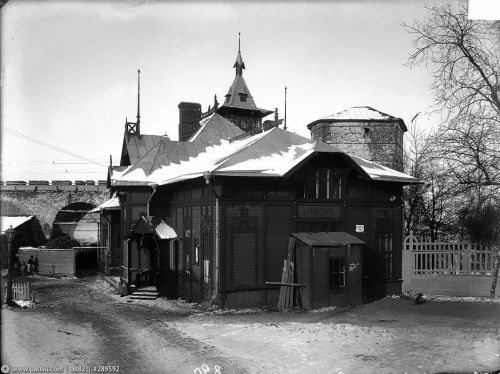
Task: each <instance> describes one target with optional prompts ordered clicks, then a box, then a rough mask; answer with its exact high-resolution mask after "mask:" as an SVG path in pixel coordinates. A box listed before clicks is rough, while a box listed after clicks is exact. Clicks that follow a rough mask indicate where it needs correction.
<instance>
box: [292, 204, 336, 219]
mask: <svg viewBox="0 0 500 374" xmlns="http://www.w3.org/2000/svg"><path fill="white" fill-rule="evenodd" d="M297 216H298V217H299V218H340V206H332V205H299V206H298V212H297Z"/></svg>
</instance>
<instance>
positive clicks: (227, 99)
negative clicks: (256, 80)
mask: <svg viewBox="0 0 500 374" xmlns="http://www.w3.org/2000/svg"><path fill="white" fill-rule="evenodd" d="M230 98H231V95H230V94H227V95H226V103H229V99H230Z"/></svg>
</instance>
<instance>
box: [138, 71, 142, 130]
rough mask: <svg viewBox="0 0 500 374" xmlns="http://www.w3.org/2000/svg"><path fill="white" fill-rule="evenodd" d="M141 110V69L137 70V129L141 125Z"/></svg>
mask: <svg viewBox="0 0 500 374" xmlns="http://www.w3.org/2000/svg"><path fill="white" fill-rule="evenodd" d="M140 109H141V69H137V127H138V128H139V125H140V124H141V113H140ZM138 130H139V129H138ZM138 132H139V131H138Z"/></svg>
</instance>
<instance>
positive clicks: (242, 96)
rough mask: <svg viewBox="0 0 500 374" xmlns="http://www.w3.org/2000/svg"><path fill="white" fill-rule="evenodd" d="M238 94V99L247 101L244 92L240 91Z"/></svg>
mask: <svg viewBox="0 0 500 374" xmlns="http://www.w3.org/2000/svg"><path fill="white" fill-rule="evenodd" d="M239 95H240V101H247V96H248V94H246V93H240V94H239Z"/></svg>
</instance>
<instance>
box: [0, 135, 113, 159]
mask: <svg viewBox="0 0 500 374" xmlns="http://www.w3.org/2000/svg"><path fill="white" fill-rule="evenodd" d="M4 129H5V130H6V131H7V132H8V133H11V134H12V135H15V136H18V137H20V138H22V139H25V140H28V141H31V142H33V143H36V144H38V145H41V146H42V147H46V148H50V149H53V150H55V151H58V152H61V153H64V154H67V155H69V156H72V157H75V158H79V159H81V160H84V161H87V162H89V163H92V164H95V165H99V166H107V165H105V164H103V163H100V162H97V161H94V160H91V159H89V158H86V157H83V156H80V155H77V154H76V153H73V152H70V151H67V150H65V149H62V148H59V147H56V146H54V145H51V144H49V143H46V142H44V141H41V140H38V139H35V138H32V137H31V136H28V135H25V134H22V133H20V132H18V131H15V130H12V129H9V128H8V127H4Z"/></svg>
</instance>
